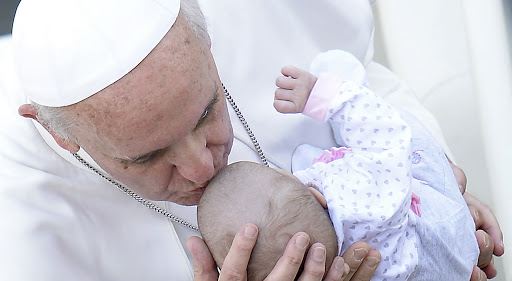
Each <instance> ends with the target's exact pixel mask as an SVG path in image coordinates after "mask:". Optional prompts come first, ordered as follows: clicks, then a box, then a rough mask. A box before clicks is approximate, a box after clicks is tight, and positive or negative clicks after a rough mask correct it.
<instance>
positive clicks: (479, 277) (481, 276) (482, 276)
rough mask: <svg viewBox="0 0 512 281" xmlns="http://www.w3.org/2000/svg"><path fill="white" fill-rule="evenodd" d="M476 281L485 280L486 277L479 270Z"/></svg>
mask: <svg viewBox="0 0 512 281" xmlns="http://www.w3.org/2000/svg"><path fill="white" fill-rule="evenodd" d="M478 280H481V281H484V280H487V276H486V275H485V273H484V272H483V271H481V270H480V272H478Z"/></svg>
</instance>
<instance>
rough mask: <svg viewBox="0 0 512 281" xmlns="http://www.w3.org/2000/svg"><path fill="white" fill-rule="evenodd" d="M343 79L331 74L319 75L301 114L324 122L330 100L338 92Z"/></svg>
mask: <svg viewBox="0 0 512 281" xmlns="http://www.w3.org/2000/svg"><path fill="white" fill-rule="evenodd" d="M343 81H344V80H343V79H342V78H341V77H339V76H337V75H334V74H331V73H320V75H318V79H317V80H316V83H315V86H314V87H313V90H311V94H310V95H309V98H308V101H307V103H306V106H305V107H304V111H302V113H303V114H304V115H306V116H309V117H311V118H313V119H315V120H317V121H320V122H324V121H325V118H326V116H327V111H328V110H329V105H330V103H331V100H332V99H333V98H334V97H335V96H336V95H337V94H338V92H339V91H340V85H341V84H342V83H343Z"/></svg>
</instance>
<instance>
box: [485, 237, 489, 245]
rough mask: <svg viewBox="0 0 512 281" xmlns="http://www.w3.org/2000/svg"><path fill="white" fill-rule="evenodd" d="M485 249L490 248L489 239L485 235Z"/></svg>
mask: <svg viewBox="0 0 512 281" xmlns="http://www.w3.org/2000/svg"><path fill="white" fill-rule="evenodd" d="M484 247H489V237H487V235H484Z"/></svg>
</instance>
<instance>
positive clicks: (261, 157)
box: [222, 84, 268, 167]
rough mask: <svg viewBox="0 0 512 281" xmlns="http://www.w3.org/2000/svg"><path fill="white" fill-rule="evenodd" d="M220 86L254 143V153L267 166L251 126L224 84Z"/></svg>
mask: <svg viewBox="0 0 512 281" xmlns="http://www.w3.org/2000/svg"><path fill="white" fill-rule="evenodd" d="M222 88H223V89H224V95H226V99H227V100H228V102H229V104H231V107H232V108H233V110H234V111H235V113H236V116H237V117H238V119H239V120H240V122H242V125H243V126H244V128H245V131H246V132H247V134H248V135H249V138H251V141H252V143H253V145H254V148H255V149H256V153H258V155H259V156H260V159H261V162H263V164H265V166H267V167H268V162H267V158H266V157H265V154H263V150H262V149H261V146H260V144H259V143H258V140H257V139H256V136H254V134H253V132H252V130H251V128H250V127H249V124H248V123H247V121H246V120H245V118H244V116H243V115H242V112H241V111H240V109H238V106H237V105H236V104H235V101H234V100H233V98H232V97H231V95H230V94H229V92H228V89H226V87H225V86H224V84H222Z"/></svg>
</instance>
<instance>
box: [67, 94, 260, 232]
mask: <svg viewBox="0 0 512 281" xmlns="http://www.w3.org/2000/svg"><path fill="white" fill-rule="evenodd" d="M222 88H223V89H224V95H225V96H226V99H227V100H228V101H229V104H231V107H233V110H235V113H236V115H237V117H238V119H240V121H241V122H242V124H243V126H244V128H245V131H246V132H247V134H249V137H250V138H251V141H252V143H253V144H254V148H255V149H256V152H257V153H258V155H259V156H260V159H261V161H262V162H263V164H265V165H266V166H268V162H267V159H266V157H265V155H264V154H263V151H262V149H261V147H260V144H259V143H258V140H256V137H255V136H254V134H253V133H252V130H251V128H249V124H247V121H246V120H245V118H244V116H243V115H242V112H241V111H240V109H238V107H237V106H236V104H235V101H234V100H233V98H232V97H231V95H230V94H229V92H228V90H227V89H226V87H225V86H224V85H222ZM71 154H72V155H73V156H74V157H75V159H76V160H77V161H78V162H80V163H82V165H84V166H85V167H87V168H88V169H89V170H91V171H93V172H94V173H96V174H97V175H99V176H100V177H102V178H103V179H104V180H106V181H108V182H109V183H111V184H113V185H115V186H116V187H117V188H118V189H119V190H121V191H123V192H124V193H125V194H127V195H128V196H130V197H132V198H133V199H135V201H137V202H139V203H141V204H142V205H144V206H146V207H147V208H149V209H151V210H153V211H155V212H157V213H159V214H162V215H164V216H166V217H167V219H169V220H171V221H173V222H175V223H178V224H180V225H182V226H184V227H186V228H189V229H191V230H193V231H196V232H199V229H198V228H197V226H195V225H193V224H191V223H189V222H187V221H185V220H183V219H180V218H179V217H177V216H175V215H173V214H171V213H169V212H167V211H166V210H164V209H162V208H160V207H158V206H156V205H155V204H153V203H152V202H150V201H149V200H147V199H145V198H143V197H141V196H140V195H138V194H137V193H135V192H133V191H132V190H130V189H129V188H128V187H126V186H124V185H123V184H121V183H118V182H117V181H115V180H113V179H111V178H109V177H107V176H106V175H104V174H103V173H102V172H100V171H99V170H98V169H96V168H95V167H93V166H92V165H91V164H89V163H87V161H85V160H84V159H83V158H82V157H80V155H78V154H77V153H73V152H71Z"/></svg>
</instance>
